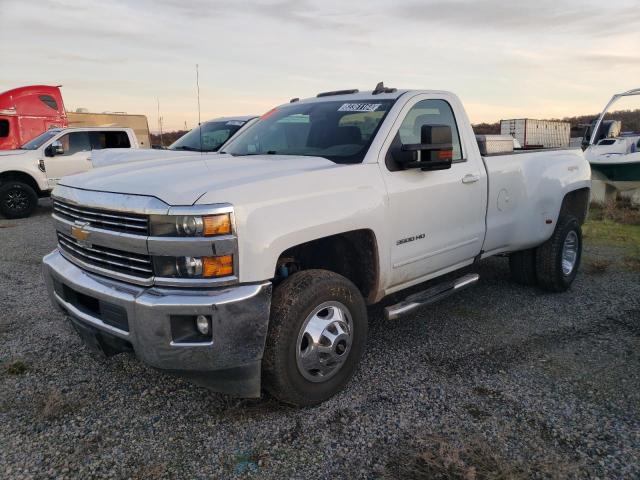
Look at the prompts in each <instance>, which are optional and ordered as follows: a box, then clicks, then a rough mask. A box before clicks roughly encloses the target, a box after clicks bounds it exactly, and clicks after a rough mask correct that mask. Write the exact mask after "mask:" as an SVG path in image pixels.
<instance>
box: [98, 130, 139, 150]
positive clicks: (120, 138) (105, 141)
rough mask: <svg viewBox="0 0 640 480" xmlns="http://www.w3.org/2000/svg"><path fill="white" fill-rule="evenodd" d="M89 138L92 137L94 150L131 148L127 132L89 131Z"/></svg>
mask: <svg viewBox="0 0 640 480" xmlns="http://www.w3.org/2000/svg"><path fill="white" fill-rule="evenodd" d="M89 138H90V139H91V149H92V150H102V149H103V148H131V143H130V142H129V135H127V132H118V131H105V132H89Z"/></svg>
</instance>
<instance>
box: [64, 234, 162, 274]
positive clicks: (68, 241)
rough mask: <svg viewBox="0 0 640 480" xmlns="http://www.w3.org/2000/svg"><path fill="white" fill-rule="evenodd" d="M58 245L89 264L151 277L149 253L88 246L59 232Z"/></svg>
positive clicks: (151, 269)
mask: <svg viewBox="0 0 640 480" xmlns="http://www.w3.org/2000/svg"><path fill="white" fill-rule="evenodd" d="M58 245H59V247H60V249H61V250H62V251H63V252H66V253H68V254H69V255H71V256H72V257H75V258H77V259H78V260H81V261H83V262H85V263H87V264H90V265H95V266H96V267H100V268H104V269H105V270H111V271H114V272H119V273H124V274H126V275H132V276H135V277H139V278H151V277H152V276H153V266H152V262H151V257H150V256H149V255H142V254H139V253H131V252H124V251H122V250H116V249H114V248H107V247H102V246H99V245H92V246H86V245H82V244H80V243H79V242H78V241H77V240H76V239H75V238H72V237H69V236H67V235H65V234H63V233H60V232H58Z"/></svg>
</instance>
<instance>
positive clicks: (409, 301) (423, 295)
mask: <svg viewBox="0 0 640 480" xmlns="http://www.w3.org/2000/svg"><path fill="white" fill-rule="evenodd" d="M479 279H480V275H478V274H477V273H469V274H467V275H464V276H462V277H460V278H458V279H457V280H454V281H451V282H445V283H441V284H439V285H436V286H434V287H431V288H427V289H426V290H423V291H422V292H418V293H414V294H412V295H409V296H408V297H407V298H405V299H404V300H403V301H402V302H400V303H396V304H395V305H391V306H389V307H386V308H385V309H384V313H385V316H386V317H387V319H388V320H395V319H396V318H400V317H402V316H403V315H406V314H408V313H410V312H413V311H414V310H415V309H417V308H419V307H423V306H425V305H430V304H432V303H435V302H437V301H438V300H442V299H443V298H446V297H448V296H449V295H452V294H454V293H457V292H459V291H460V290H464V289H465V288H467V287H469V286H471V285H473V284H474V283H476V282H477V281H478V280H479Z"/></svg>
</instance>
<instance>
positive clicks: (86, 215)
mask: <svg viewBox="0 0 640 480" xmlns="http://www.w3.org/2000/svg"><path fill="white" fill-rule="evenodd" d="M53 211H54V213H55V214H56V215H58V216H60V217H62V218H64V219H66V220H69V221H72V222H75V221H79V222H86V223H88V224H89V225H90V226H92V227H96V228H103V229H106V230H113V231H116V232H124V233H131V234H134V235H145V236H146V235H148V234H149V219H148V217H147V216H145V215H138V214H134V213H127V214H122V213H120V212H117V211H111V210H99V209H97V208H88V207H82V206H79V205H72V204H69V203H66V202H62V201H60V200H57V199H56V200H54V201H53Z"/></svg>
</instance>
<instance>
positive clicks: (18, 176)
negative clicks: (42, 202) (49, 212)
mask: <svg viewBox="0 0 640 480" xmlns="http://www.w3.org/2000/svg"><path fill="white" fill-rule="evenodd" d="M11 181H18V182H22V183H25V184H27V185H29V186H30V187H31V188H33V190H34V191H35V192H36V194H37V195H38V197H42V196H44V192H43V191H42V190H41V189H40V185H38V182H37V181H36V179H35V178H33V176H32V175H30V174H28V173H25V172H21V171H20V170H8V171H6V172H2V173H0V185H2V184H4V183H7V182H11Z"/></svg>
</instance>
